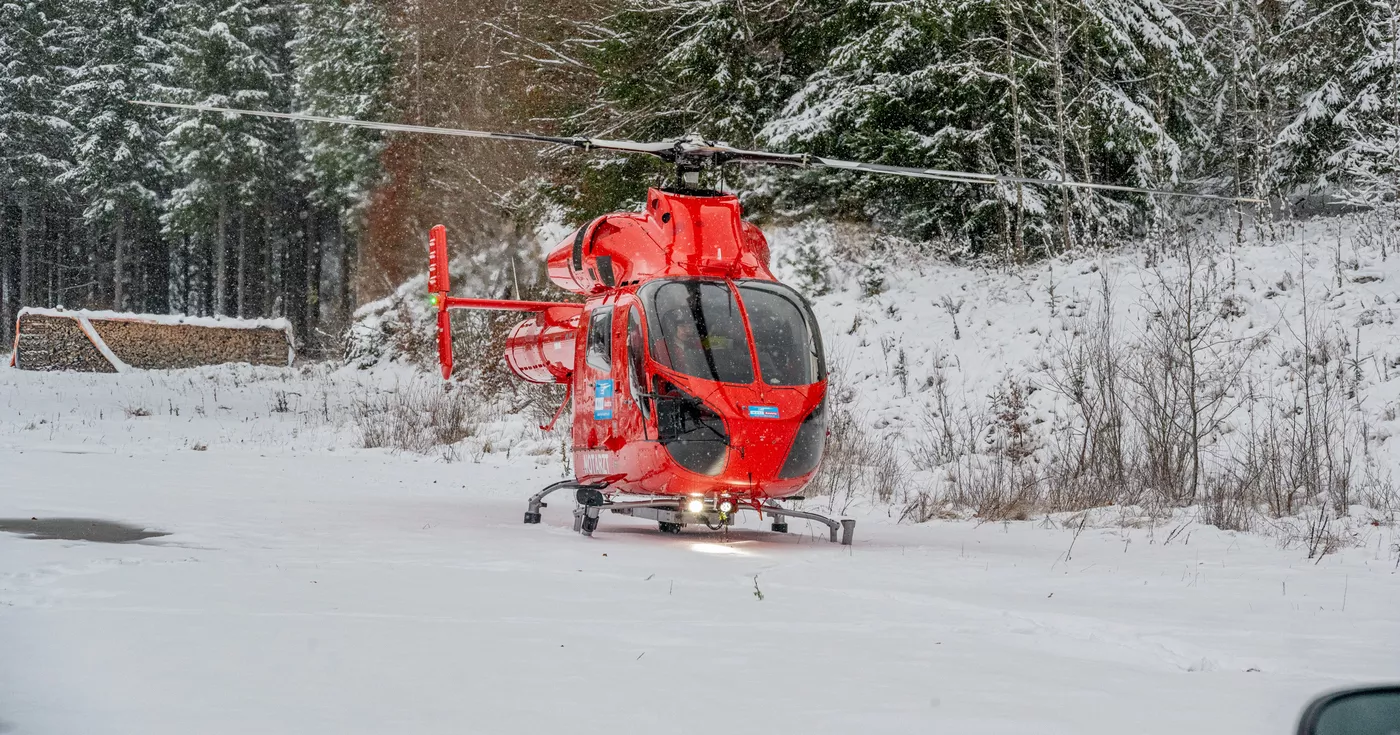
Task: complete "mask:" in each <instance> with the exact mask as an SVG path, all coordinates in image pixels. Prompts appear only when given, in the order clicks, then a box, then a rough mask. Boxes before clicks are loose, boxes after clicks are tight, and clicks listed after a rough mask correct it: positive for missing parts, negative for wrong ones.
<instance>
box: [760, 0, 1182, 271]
mask: <svg viewBox="0 0 1400 735" xmlns="http://www.w3.org/2000/svg"><path fill="white" fill-rule="evenodd" d="M841 25H842V28H843V33H842V34H841V39H840V41H839V42H838V43H837V44H835V45H834V46H833V47H832V49H831V50H830V51H829V53H828V55H827V63H826V64H825V66H824V67H823V68H822V69H821V70H820V71H818V72H816V73H815V74H814V75H812V76H811V77H810V78H809V79H808V80H807V83H806V85H805V87H804V88H803V89H802V90H801V91H800V92H798V93H797V94H796V95H794V96H793V97H792V98H791V99H790V100H789V102H788V104H787V105H786V107H785V108H784V110H783V111H782V113H781V114H780V115H778V116H777V117H775V118H774V119H772V120H770V121H769V123H768V124H767V126H766V127H765V128H764V137H766V138H767V140H768V142H770V143H771V144H772V145H775V146H780V147H786V148H790V149H795V150H806V151H811V152H820V153H822V154H824V155H834V156H838V157H848V158H855V159H860V160H872V161H876V162H880V163H891V164H899V165H912V166H929V167H936V168H945V169H959V170H969V171H988V170H995V171H997V172H1000V173H1010V172H1014V171H1024V173H1026V174H1027V175H1029V176H1034V177H1038V178H1050V179H1056V178H1061V177H1064V178H1067V179H1073V180H1080V181H1110V182H1115V183H1128V184H1138V185H1148V186H1167V187H1170V186H1172V185H1173V184H1174V182H1175V181H1176V180H1177V177H1178V175H1179V173H1180V169H1181V164H1182V155H1181V149H1182V142H1183V140H1189V139H1190V138H1191V137H1192V136H1194V135H1195V131H1194V127H1193V125H1192V124H1191V122H1190V118H1189V116H1188V115H1187V114H1186V101H1187V100H1188V99H1189V92H1190V90H1191V85H1192V83H1193V82H1194V80H1195V79H1196V78H1198V76H1199V74H1200V73H1201V70H1202V67H1203V63H1202V59H1201V57H1200V54H1199V51H1198V49H1197V47H1196V42H1195V39H1194V37H1193V36H1192V34H1191V33H1190V31H1189V30H1187V28H1186V27H1185V25H1184V24H1183V23H1181V21H1180V19H1178V18H1177V17H1176V16H1175V15H1174V14H1173V13H1172V11H1171V10H1170V9H1168V8H1167V7H1166V6H1165V5H1163V4H1162V3H1160V2H1157V0H1051V1H1049V2H1018V1H1017V0H1008V1H1007V2H994V1H993V0H918V1H917V2H909V3H881V2H873V1H872V2H865V1H863V2H853V3H847V4H846V6H845V9H844V10H843V21H842V23H841ZM1013 91H1014V94H1013ZM802 178H803V179H805V180H807V181H808V182H811V183H812V184H813V185H814V186H813V188H811V189H804V188H798V189H795V190H793V195H791V196H789V197H788V199H789V200H791V201H792V203H794V204H797V203H806V202H803V201H802V200H801V198H807V197H810V196H811V195H812V194H813V193H816V194H817V195H818V197H817V199H816V201H823V200H826V201H835V202H842V201H844V202H848V203H849V205H848V206H847V207H843V208H842V209H850V208H854V207H863V208H864V209H865V214H867V215H868V216H870V217H872V218H873V219H875V220H877V221H884V222H885V223H886V224H887V225H889V226H891V227H893V228H894V229H896V230H898V231H902V232H905V233H909V234H912V235H915V236H917V237H920V238H928V237H940V238H942V239H946V240H949V241H953V242H961V243H963V244H964V245H965V246H966V247H968V248H970V249H972V250H974V251H988V250H992V249H994V248H1008V249H1013V248H1014V247H1015V246H1014V245H1013V243H1015V242H1019V241H1020V238H1019V237H1018V235H1019V234H1020V233H1019V232H1011V230H1012V229H1013V228H1014V223H1015V222H1016V221H1021V222H1022V223H1023V225H1022V226H1023V227H1024V228H1025V232H1024V236H1025V241H1026V242H1028V243H1030V245H1029V247H1030V249H1032V250H1039V251H1041V252H1046V251H1049V250H1052V249H1058V248H1064V247H1069V246H1073V245H1074V244H1075V243H1076V242H1077V241H1079V240H1080V239H1081V238H1083V237H1086V236H1088V237H1101V236H1102V234H1107V233H1111V232H1121V231H1123V230H1125V229H1127V228H1129V227H1130V226H1132V224H1133V223H1134V222H1135V220H1136V219H1137V218H1138V217H1139V216H1140V215H1141V214H1142V213H1143V212H1144V211H1145V210H1147V209H1148V207H1149V204H1148V202H1146V201H1145V200H1142V199H1124V198H1122V197H1116V196H1114V197H1110V196H1103V195H1097V194H1088V193H1083V192H1079V193H1075V192H1072V191H1065V190H1052V191H1042V190H1038V189H1037V188H1035V187H1019V188H1018V187H999V188H996V189H993V190H991V191H988V190H987V188H985V187H980V186H972V185H963V184H949V183H935V182H928V183H925V182H919V183H911V182H908V181H902V180H895V181H892V180H888V179H885V178H879V177H857V176H850V175H832V174H827V173H809V174H806V175H804V176H803V177H802ZM808 201H812V200H811V199H808ZM782 203H783V202H782V200H780V204H782ZM1011 210H1014V212H1013V211H1011Z"/></svg>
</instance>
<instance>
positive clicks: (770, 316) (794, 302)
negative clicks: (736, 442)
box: [739, 281, 826, 386]
mask: <svg viewBox="0 0 1400 735" xmlns="http://www.w3.org/2000/svg"><path fill="white" fill-rule="evenodd" d="M739 294H740V296H741V297H742V298H743V300H744V309H745V311H747V312H748V313H749V327H750V329H752V331H753V341H754V347H755V348H756V349H755V352H757V353H758V369H759V374H760V375H762V376H763V382H764V383H766V384H768V385H782V386H790V385H811V384H812V383H816V382H819V381H821V380H823V379H825V378H826V360H825V358H824V356H823V355H822V344H821V333H820V332H818V331H817V321H816V319H815V318H814V317H813V315H812V311H811V309H810V308H809V307H808V306H807V302H806V301H804V300H803V299H802V297H801V296H799V295H797V292H796V291H793V290H792V289H790V288H788V287H787V286H784V285H782V284H780V283H774V282H772V281H744V282H742V283H740V284H739Z"/></svg>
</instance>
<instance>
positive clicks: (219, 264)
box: [214, 195, 228, 316]
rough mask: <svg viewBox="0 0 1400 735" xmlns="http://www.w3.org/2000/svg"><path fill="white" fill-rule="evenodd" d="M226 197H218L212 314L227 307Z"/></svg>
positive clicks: (218, 313)
mask: <svg viewBox="0 0 1400 735" xmlns="http://www.w3.org/2000/svg"><path fill="white" fill-rule="evenodd" d="M227 234H228V197H227V196H223V195H221V196H220V197H219V223H218V227H217V232H216V234H215V238H216V239H215V240H214V314H215V316H218V315H221V314H223V313H224V311H225V310H226V309H227V307H228V238H227V237H226V235H227Z"/></svg>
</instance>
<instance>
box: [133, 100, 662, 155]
mask: <svg viewBox="0 0 1400 735" xmlns="http://www.w3.org/2000/svg"><path fill="white" fill-rule="evenodd" d="M128 101H129V102H131V103H132V104H135V105H145V106H147V107H166V108H170V109H176V110H193V111H195V112H221V113H225V114H230V115H253V116H255V117H270V118H276V119H279V120H297V121H301V122H313V123H325V124H331V125H348V126H350V127H356V128H369V129H371V130H388V131H392V132H397V133H427V134H429V135H452V136H456V137H459V138H489V139H493V140H517V141H525V142H528V143H548V144H552V145H567V146H572V147H574V148H582V149H584V150H589V149H594V148H597V149H601V150H610V151H622V152H625V153H645V154H649V155H653V156H660V157H662V158H666V157H667V156H666V154H667V153H668V152H672V151H674V150H675V148H676V144H677V141H674V140H671V141H662V142H659V143H637V142H635V141H630V140H604V139H601V138H563V137H558V136H553V135H535V134H533V133H495V132H490V131H486V130H463V129H461V128H437V127H430V126H427V125H401V124H398V123H385V122H373V121H370V120H355V119H353V118H348V117H324V116H321V115H304V114H301V113H295V112H267V111H264V110H238V109H233V108H229V107H213V106H210V105H182V104H176V103H174V102H150V101H147V100H128Z"/></svg>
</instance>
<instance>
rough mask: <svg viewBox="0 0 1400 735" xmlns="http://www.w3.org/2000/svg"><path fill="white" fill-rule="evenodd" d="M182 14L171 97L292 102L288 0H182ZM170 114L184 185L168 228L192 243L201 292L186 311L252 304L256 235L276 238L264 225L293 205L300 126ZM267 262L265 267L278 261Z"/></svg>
mask: <svg viewBox="0 0 1400 735" xmlns="http://www.w3.org/2000/svg"><path fill="white" fill-rule="evenodd" d="M175 12H176V13H177V14H178V15H177V17H178V25H177V30H176V31H175V32H174V33H173V34H172V36H171V41H170V47H171V50H172V57H173V63H172V81H171V87H170V89H169V90H168V91H169V93H170V94H169V96H170V97H174V98H176V99H177V100H178V101H181V102H187V103H196V104H205V105H210V106H215V107H238V108H247V109H272V110H277V109H286V107H287V103H288V101H289V99H290V79H289V78H288V75H287V73H286V72H287V69H286V50H285V46H286V41H287V40H288V39H287V34H288V33H289V31H290V29H289V28H288V27H287V20H288V15H289V12H290V11H289V8H288V6H287V5H286V4H285V3H282V2H277V1H276V0H234V2H225V1H222V0H179V4H178V5H177V6H176V8H175ZM170 119H171V125H172V126H171V128H170V130H169V132H168V133H167V134H166V138H165V142H164V145H165V148H166V150H167V151H168V153H169V155H170V159H171V166H172V172H173V175H174V178H175V182H176V185H175V188H174V190H173V191H172V194H171V197H170V199H169V201H168V203H167V207H166V212H165V215H164V222H165V228H166V232H167V234H168V235H169V236H170V237H172V238H175V239H177V240H181V241H183V242H186V243H189V248H191V249H192V252H188V253H186V257H187V259H188V261H189V262H190V264H191V265H192V266H193V267H194V268H195V269H196V270H197V272H198V278H197V284H196V285H197V287H198V288H199V290H198V291H196V292H194V293H192V294H190V295H189V299H190V302H191V303H189V304H186V309H193V310H195V311H198V312H200V313H215V314H224V313H229V312H230V311H234V312H247V311H248V310H249V306H250V303H251V302H250V300H249V299H248V286H249V285H250V284H249V282H248V280H247V279H248V275H249V266H250V263H249V261H250V260H251V256H250V251H249V238H250V237H262V238H264V242H265V244H270V243H267V240H266V238H268V237H269V236H270V234H271V233H270V232H269V228H268V227H265V226H263V225H266V224H270V223H271V219H272V218H275V217H277V216H278V215H279V214H280V213H282V212H284V211H285V210H286V209H287V208H288V207H286V206H285V198H286V197H288V196H291V193H289V192H288V190H287V189H288V187H287V183H288V180H289V178H290V176H289V174H290V172H291V169H292V165H293V164H294V159H292V158H291V156H294V155H295V147H294V145H293V144H291V143H290V140H291V132H290V131H289V130H288V128H287V126H285V125H283V124H281V123H277V122H274V121H271V120H267V119H263V118H254V117H247V116H233V115H211V114H203V115H185V114H179V115H172V116H170ZM270 204H271V206H269V205H270ZM291 208H292V209H295V208H296V207H295V206H293V207H291ZM298 239H299V238H295V237H293V238H291V239H290V240H289V242H296V241H297V240H298ZM291 260H295V259H291ZM260 265H261V266H262V267H263V268H265V269H266V268H270V267H271V265H272V263H269V262H262V263H260ZM269 272H270V271H269ZM302 272H304V271H302ZM302 286H303V284H300V283H298V284H297V286H296V287H295V292H296V293H302V292H303V287H302ZM264 296H266V293H264ZM234 297H237V298H236V301H235V299H234Z"/></svg>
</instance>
